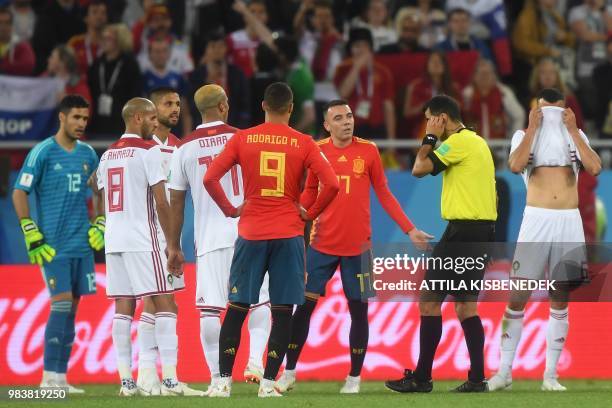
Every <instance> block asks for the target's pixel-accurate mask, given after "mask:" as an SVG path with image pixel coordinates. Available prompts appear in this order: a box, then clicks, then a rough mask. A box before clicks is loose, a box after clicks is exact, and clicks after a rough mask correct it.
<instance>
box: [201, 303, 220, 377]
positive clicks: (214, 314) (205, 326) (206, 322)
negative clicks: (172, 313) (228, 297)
mask: <svg viewBox="0 0 612 408" xmlns="http://www.w3.org/2000/svg"><path fill="white" fill-rule="evenodd" d="M220 315H221V312H220V311H219V310H215V309H201V310H200V341H201V342H202V350H204V358H206V364H207V365H208V369H209V370H210V376H211V377H212V378H215V377H219V332H220V331H221V316H220Z"/></svg>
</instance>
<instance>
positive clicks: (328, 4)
mask: <svg viewBox="0 0 612 408" xmlns="http://www.w3.org/2000/svg"><path fill="white" fill-rule="evenodd" d="M312 7H313V8H317V7H323V8H327V9H330V10H333V9H334V3H333V1H332V0H314V2H313V4H312Z"/></svg>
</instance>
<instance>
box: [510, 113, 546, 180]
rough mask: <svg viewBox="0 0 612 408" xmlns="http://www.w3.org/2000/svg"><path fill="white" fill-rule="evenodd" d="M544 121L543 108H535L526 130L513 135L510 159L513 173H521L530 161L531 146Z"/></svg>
mask: <svg viewBox="0 0 612 408" xmlns="http://www.w3.org/2000/svg"><path fill="white" fill-rule="evenodd" d="M541 123H542V110H541V109H540V108H539V107H535V108H533V109H532V110H531V111H530V112H529V125H528V126H527V130H525V132H524V133H523V132H519V131H517V132H516V133H515V134H514V136H512V146H511V148H510V157H509V159H508V167H509V168H510V171H511V172H513V173H520V172H521V171H523V169H524V168H525V167H527V163H528V162H529V154H530V153H531V146H532V145H533V141H534V140H535V136H536V132H537V130H538V128H539V127H540V124H541Z"/></svg>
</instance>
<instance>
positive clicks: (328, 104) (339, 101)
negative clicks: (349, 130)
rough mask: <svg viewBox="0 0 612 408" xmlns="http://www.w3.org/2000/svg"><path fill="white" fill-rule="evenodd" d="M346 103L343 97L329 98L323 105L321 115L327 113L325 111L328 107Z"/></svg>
mask: <svg viewBox="0 0 612 408" xmlns="http://www.w3.org/2000/svg"><path fill="white" fill-rule="evenodd" d="M348 104H349V103H348V102H347V101H346V100H344V99H334V100H331V101H329V102H327V103H326V104H325V106H323V115H325V114H327V111H328V110H329V109H330V108H333V107H334V106H344V105H348Z"/></svg>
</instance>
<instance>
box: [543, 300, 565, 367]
mask: <svg viewBox="0 0 612 408" xmlns="http://www.w3.org/2000/svg"><path fill="white" fill-rule="evenodd" d="M567 316H568V308H565V309H561V310H556V309H550V316H549V318H548V327H547V329H546V370H545V371H544V378H557V363H558V362H559V357H561V352H562V351H563V346H564V345H565V341H566V339H567V332H568V330H569V321H568V319H567Z"/></svg>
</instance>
